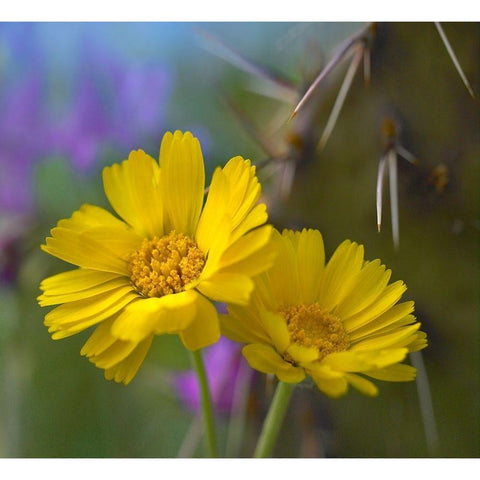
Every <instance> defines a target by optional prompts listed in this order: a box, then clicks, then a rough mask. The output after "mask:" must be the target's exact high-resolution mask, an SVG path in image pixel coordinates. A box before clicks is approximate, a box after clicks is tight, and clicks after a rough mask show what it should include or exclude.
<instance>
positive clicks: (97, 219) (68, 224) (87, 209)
mask: <svg viewBox="0 0 480 480" xmlns="http://www.w3.org/2000/svg"><path fill="white" fill-rule="evenodd" d="M57 226H58V227H61V228H66V229H67V230H75V231H77V232H79V233H80V232H83V231H85V230H88V229H89V228H92V227H112V228H123V229H126V228H127V225H125V223H124V222H122V221H121V220H119V219H118V218H116V217H115V216H113V215H112V214H111V213H110V212H108V211H107V210H105V209H104V208H101V207H97V206H95V205H88V204H84V205H82V206H81V207H80V208H79V209H78V210H76V211H75V212H73V214H72V216H71V217H70V218H64V219H63V220H60V221H59V222H58V225H57Z"/></svg>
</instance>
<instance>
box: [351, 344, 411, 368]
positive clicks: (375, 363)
mask: <svg viewBox="0 0 480 480" xmlns="http://www.w3.org/2000/svg"><path fill="white" fill-rule="evenodd" d="M407 353H408V349H407V348H388V349H385V350H379V351H372V352H358V353H357V355H358V357H359V358H362V359H363V360H364V361H365V362H366V363H368V364H369V365H370V366H371V367H370V368H369V369H365V370H363V371H364V372H367V371H371V370H376V369H379V368H383V367H387V366H389V365H393V364H395V363H399V362H401V361H403V360H405V357H406V356H407Z"/></svg>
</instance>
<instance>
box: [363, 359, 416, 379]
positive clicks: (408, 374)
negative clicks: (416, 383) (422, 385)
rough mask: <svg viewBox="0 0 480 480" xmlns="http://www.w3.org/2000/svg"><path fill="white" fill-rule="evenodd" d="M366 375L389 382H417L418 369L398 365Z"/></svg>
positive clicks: (401, 364) (372, 371) (402, 364)
mask: <svg viewBox="0 0 480 480" xmlns="http://www.w3.org/2000/svg"><path fill="white" fill-rule="evenodd" d="M365 375H368V376H369V377H372V378H375V379H377V380H384V381H387V382H410V381H412V380H415V377H416V376H417V369H416V368H414V367H412V366H410V365H406V364H404V363H397V364H395V365H390V366H388V367H385V368H381V369H379V370H371V371H369V372H366V373H365Z"/></svg>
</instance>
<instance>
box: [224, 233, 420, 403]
mask: <svg viewBox="0 0 480 480" xmlns="http://www.w3.org/2000/svg"><path fill="white" fill-rule="evenodd" d="M272 244H273V245H274V246H275V248H276V249H277V250H278V256H277V258H276V260H275V263H274V266H273V267H272V268H271V269H270V270H268V271H267V272H266V273H263V274H261V275H259V276H258V277H256V279H255V283H256V285H255V287H256V288H255V290H254V293H253V294H252V296H251V302H250V303H249V305H246V306H238V305H228V314H227V315H224V316H222V318H221V325H222V333H223V334H224V335H226V336H227V337H229V338H231V339H233V340H236V341H238V342H241V343H246V344H247V345H246V346H245V347H244V348H243V355H244V356H245V357H246V359H247V361H248V363H249V364H250V366H251V367H253V368H255V369H257V370H259V371H261V372H264V373H270V374H275V375H276V376H277V377H278V378H279V380H281V381H283V382H286V383H297V382H301V381H302V380H304V379H305V376H306V375H308V376H310V377H311V378H312V379H313V380H314V382H315V383H316V385H317V386H318V388H319V389H320V390H321V391H322V392H324V393H326V394H327V395H329V396H332V397H337V396H340V395H343V394H344V393H346V391H347V389H348V384H351V385H352V386H353V387H355V388H357V389H358V390H360V391H361V392H362V393H364V394H367V395H376V394H377V393H378V392H377V388H376V387H375V385H374V384H373V383H372V382H371V381H369V380H367V379H366V378H365V377H364V376H361V375H358V374H359V373H361V374H362V375H365V376H368V377H371V378H375V379H378V380H388V381H408V380H413V379H414V378H415V374H416V370H415V369H414V368H413V367H411V366H410V365H406V364H402V363H399V362H401V361H402V360H404V359H405V357H406V355H407V353H408V352H412V351H415V350H420V349H422V348H424V347H425V346H426V345H427V342H426V335H425V333H423V332H420V331H419V330H418V329H419V327H420V324H419V323H418V322H416V321H415V317H414V316H413V315H412V312H413V307H414V304H413V302H412V301H408V302H404V303H397V302H398V301H399V300H400V297H401V296H402V295H403V293H404V292H405V290H406V287H405V285H404V283H403V282H401V281H397V282H394V283H392V284H390V285H388V282H389V280H390V275H391V271H390V270H386V269H385V266H384V265H381V263H380V260H374V261H372V262H368V261H364V259H363V246H361V245H358V244H356V243H352V242H351V241H349V240H346V241H344V242H343V243H342V244H341V245H340V246H339V247H338V248H337V250H336V251H335V253H334V254H333V256H332V258H331V259H330V261H329V262H328V263H327V264H326V265H325V253H324V247H323V240H322V236H321V234H320V232H319V231H318V230H303V231H302V232H293V231H289V230H285V231H284V232H283V234H282V235H280V233H278V232H277V231H275V233H274V234H273V235H272Z"/></svg>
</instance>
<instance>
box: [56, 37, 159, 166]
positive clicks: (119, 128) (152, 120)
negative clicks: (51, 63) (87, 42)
mask: <svg viewBox="0 0 480 480" xmlns="http://www.w3.org/2000/svg"><path fill="white" fill-rule="evenodd" d="M82 57H83V61H82V62H81V63H79V64H78V65H77V67H78V84H77V86H76V89H75V90H74V91H73V101H72V105H71V108H70V109H69V110H68V111H67V112H66V114H65V115H64V117H65V118H61V119H59V120H58V121H57V125H56V128H55V132H54V133H53V137H52V142H51V143H52V144H53V145H54V146H55V148H56V150H57V152H58V153H61V154H62V155H64V156H66V157H67V158H69V159H71V161H72V163H73V165H74V167H76V168H77V169H79V170H84V169H87V168H88V167H90V165H91V164H92V163H93V162H95V161H96V160H97V157H98V155H99V154H100V153H101V151H102V149H105V148H115V149H116V150H119V151H123V152H127V153H128V152H130V150H133V149H136V148H138V147H139V146H140V145H144V144H145V141H148V139H155V145H156V144H157V143H158V138H159V135H160V132H161V130H162V127H163V122H164V119H165V106H166V103H167V97H168V77H167V73H166V70H165V68H163V67H160V66H158V65H144V64H134V63H133V62H129V63H127V62H125V61H122V59H120V58H115V57H113V56H112V55H111V54H109V53H108V52H106V51H102V50H101V49H98V47H96V46H90V47H88V46H87V47H86V48H85V50H84V51H83V54H82ZM125 155H127V154H126V153H125Z"/></svg>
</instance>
